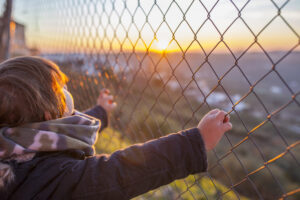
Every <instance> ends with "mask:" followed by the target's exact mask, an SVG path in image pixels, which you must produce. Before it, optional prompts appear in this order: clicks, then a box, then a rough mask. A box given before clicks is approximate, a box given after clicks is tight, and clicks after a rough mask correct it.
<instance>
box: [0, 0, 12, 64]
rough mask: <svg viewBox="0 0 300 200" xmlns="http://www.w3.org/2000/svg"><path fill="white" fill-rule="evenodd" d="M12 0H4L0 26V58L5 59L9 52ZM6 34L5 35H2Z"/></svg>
mask: <svg viewBox="0 0 300 200" xmlns="http://www.w3.org/2000/svg"><path fill="white" fill-rule="evenodd" d="M12 4H13V0H6V5H5V11H4V13H3V17H2V19H1V20H2V24H1V26H0V28H1V29H0V60H6V59H8V58H9V56H10V54H9V52H10V22H11V12H12ZM4 36H6V37H4Z"/></svg>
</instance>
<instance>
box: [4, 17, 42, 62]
mask: <svg viewBox="0 0 300 200" xmlns="http://www.w3.org/2000/svg"><path fill="white" fill-rule="evenodd" d="M2 23H3V20H2V18H0V26H1V25H2ZM25 29H26V27H25V26H24V25H23V24H21V23H18V22H16V21H14V20H12V21H11V22H10V37H11V38H10V54H11V57H15V56H25V55H38V54H40V52H39V50H38V49H36V48H28V47H27V45H26V38H25ZM2 37H3V41H5V40H7V32H4V34H3V36H2Z"/></svg>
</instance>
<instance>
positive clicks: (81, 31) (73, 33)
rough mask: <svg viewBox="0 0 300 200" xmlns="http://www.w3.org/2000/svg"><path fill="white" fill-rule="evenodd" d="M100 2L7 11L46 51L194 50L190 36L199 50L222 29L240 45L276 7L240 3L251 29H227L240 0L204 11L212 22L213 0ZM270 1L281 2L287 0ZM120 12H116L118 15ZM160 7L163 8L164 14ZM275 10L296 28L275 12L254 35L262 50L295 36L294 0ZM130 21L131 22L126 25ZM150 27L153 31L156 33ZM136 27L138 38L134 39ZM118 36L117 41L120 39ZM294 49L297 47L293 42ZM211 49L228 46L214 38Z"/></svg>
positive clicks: (18, 5) (287, 43)
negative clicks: (279, 10) (154, 2)
mask: <svg viewBox="0 0 300 200" xmlns="http://www.w3.org/2000/svg"><path fill="white" fill-rule="evenodd" d="M2 1H3V0H2ZM104 2H105V3H103V1H96V0H91V1H77V0H51V1H49V0H48V1H41V0H26V1H24V0H15V7H14V15H13V16H14V19H15V20H17V21H18V22H20V23H23V24H25V25H26V36H27V44H28V46H30V47H37V48H39V49H41V50H43V51H48V52H55V51H59V52H60V51H62V52H69V51H75V52H78V51H91V50H94V51H97V50H99V49H102V50H104V51H105V50H107V49H113V50H115V51H119V50H120V49H121V48H122V50H124V51H125V50H130V51H131V50H132V48H133V46H135V48H136V50H137V51H140V50H145V49H146V48H149V50H152V51H180V50H183V51H185V50H186V49H187V48H188V49H189V51H200V50H201V47H200V45H199V44H198V43H197V42H195V41H194V42H193V40H194V39H196V40H197V41H198V42H199V43H200V44H201V46H202V48H204V51H205V52H206V53H209V52H210V51H211V50H212V48H213V47H214V46H215V45H216V44H217V43H218V42H219V41H220V33H221V34H224V36H223V39H224V41H225V42H226V44H227V45H228V46H229V47H230V48H231V49H232V50H234V51H243V50H245V49H246V48H247V47H248V46H249V45H250V44H251V43H252V42H253V41H254V36H253V34H258V33H260V31H261V30H262V28H263V27H264V26H265V25H266V24H268V23H269V21H270V20H271V19H272V18H273V17H275V16H276V15H277V13H278V9H277V8H276V7H275V5H274V4H273V3H272V1H270V0H252V1H250V3H248V4H247V5H246V6H245V7H244V8H243V10H242V12H241V16H242V18H243V19H244V21H245V22H246V23H247V25H248V26H249V28H250V29H251V30H252V31H253V33H251V32H250V31H249V29H248V28H247V26H246V25H245V24H244V22H243V21H242V20H241V19H238V20H237V21H235V23H233V25H232V26H231V27H230V28H229V29H228V27H229V25H230V24H231V23H232V22H233V21H234V19H235V18H236V17H237V16H238V11H237V8H238V9H241V8H242V7H243V6H244V5H245V3H246V2H247V1H246V0H235V1H234V3H235V4H236V6H237V8H235V7H234V6H233V4H232V3H231V2H230V1H229V0H220V1H219V3H218V4H217V5H216V6H215V7H214V9H213V10H212V11H211V12H210V19H211V20H212V21H213V23H214V24H212V22H211V21H210V20H207V16H208V13H207V10H211V8H212V7H213V6H214V4H215V2H216V1H213V0H202V1H201V2H202V4H203V5H204V6H205V7H206V9H207V10H206V9H205V8H204V7H203V5H202V4H201V3H200V1H194V2H193V1H192V0H180V1H176V3H171V2H172V1H169V0H157V4H156V5H154V6H153V1H150V0H147V1H146V0H145V1H141V2H140V7H138V1H135V0H128V1H126V7H127V8H128V9H126V11H125V12H124V11H123V10H124V6H125V4H124V1H121V0H116V1H115V3H111V2H113V1H104ZM191 2H193V3H192V5H191ZM274 2H276V3H277V5H278V6H279V7H281V6H282V5H283V4H285V3H286V2H287V1H286V0H274ZM113 4H114V5H113ZM170 5H171V6H170ZM190 5H191V6H190ZM113 7H114V9H113ZM179 7H180V8H181V9H182V12H184V13H185V12H186V15H185V21H184V22H182V24H181V25H180V26H178V25H179V24H180V23H181V21H182V20H183V18H184V17H183V14H182V12H181V11H180V9H179ZM136 8H138V9H136ZM141 8H143V10H142V9H141ZM159 8H160V9H161V10H160V9H159ZM151 9H152V10H151ZM150 10H151V12H150V15H149V17H148V23H147V24H146V25H144V23H145V21H146V16H145V14H144V13H143V11H144V12H145V13H149V11H150ZM121 13H123V14H122V17H119V16H118V15H120V14H121ZM133 13H134V14H133ZM162 13H163V14H164V13H165V16H163V14H162ZM132 15H133V17H132ZM281 16H282V17H283V18H284V19H285V20H286V22H288V23H289V25H290V26H291V27H292V28H293V29H294V31H295V32H296V34H295V33H294V32H293V31H291V29H289V27H288V26H287V25H286V24H285V22H284V21H283V20H282V18H281V17H277V18H276V19H275V20H274V21H273V22H272V23H271V24H270V25H269V26H268V27H267V28H266V29H265V30H264V31H263V32H261V33H260V35H259V36H258V42H259V43H260V44H261V45H262V46H263V47H264V48H265V49H266V50H267V51H278V50H288V49H291V48H292V47H293V46H295V45H296V44H298V42H299V34H300V1H299V0H291V1H288V2H287V4H286V5H285V6H284V8H283V9H282V10H281ZM164 17H165V21H163V18H164ZM205 20H207V21H206V22H205ZM132 21H133V22H134V24H135V25H132ZM162 22H163V23H162ZM204 22H205V23H204ZM200 27H201V28H200ZM199 28H200V29H199ZM153 30H154V31H156V39H154V33H153ZM126 32H128V34H127V36H126ZM219 32H220V33H219ZM139 33H140V37H141V38H142V39H143V41H144V42H143V41H142V40H141V39H139ZM297 34H298V36H297ZM173 36H174V38H175V40H174V38H173ZM119 41H120V42H121V43H123V44H122V45H120V43H119ZM296 50H299V47H298V48H297V49H296ZM214 51H217V52H223V51H228V50H226V47H225V46H224V45H223V44H220V45H219V46H218V47H217V48H216V49H215V50H214ZM251 51H258V46H257V45H254V46H253V48H251Z"/></svg>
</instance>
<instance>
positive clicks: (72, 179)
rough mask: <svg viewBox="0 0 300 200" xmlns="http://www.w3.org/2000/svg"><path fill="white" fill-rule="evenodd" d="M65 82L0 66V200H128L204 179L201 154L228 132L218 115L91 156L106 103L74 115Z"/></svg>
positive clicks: (23, 65)
mask: <svg viewBox="0 0 300 200" xmlns="http://www.w3.org/2000/svg"><path fill="white" fill-rule="evenodd" d="M66 82H67V77H66V76H65V75H64V74H63V73H62V72H61V71H60V69H59V67H58V66H57V65H56V64H54V63H53V62H51V61H49V60H46V59H43V58H38V57H18V58H14V59H10V60H7V61H6V62H3V63H1V64H0V197H1V199H90V200H92V199H130V198H133V197H135V196H138V195H140V194H143V193H145V192H147V191H149V190H152V189H155V188H157V187H159V186H162V185H165V184H168V183H170V182H172V181H173V180H175V179H179V178H184V177H186V176H188V175H189V174H195V173H199V172H204V171H205V170H206V168H207V160H206V150H211V149H213V148H214V147H215V145H216V144H217V143H218V141H219V140H220V138H221V137H222V135H223V134H224V132H226V131H228V130H230V129H231V128H232V125H231V123H230V122H229V118H228V117H226V113H225V112H224V111H220V110H218V109H215V110H213V111H210V112H209V113H208V114H206V115H205V116H204V117H203V119H202V120H201V121H200V123H199V124H198V126H197V127H196V128H192V129H189V130H184V131H181V132H179V133H175V134H170V135H168V136H165V137H161V138H159V139H155V140H151V141H149V142H146V143H143V144H136V145H133V146H130V147H128V148H126V149H123V150H119V151H116V152H114V153H113V154H111V155H94V147H93V144H94V142H95V141H96V138H97V134H98V132H100V131H101V130H103V128H105V127H106V126H107V112H108V111H110V110H112V109H113V108H114V107H115V106H116V104H115V103H112V96H111V95H110V94H109V91H102V92H101V93H100V96H99V98H98V101H97V105H96V106H95V107H94V108H92V109H90V110H88V111H87V112H85V113H80V112H78V111H76V110H74V104H73V99H72V95H71V94H70V93H69V92H68V91H67V89H66V87H65V85H66Z"/></svg>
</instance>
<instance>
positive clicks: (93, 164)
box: [74, 128, 207, 199]
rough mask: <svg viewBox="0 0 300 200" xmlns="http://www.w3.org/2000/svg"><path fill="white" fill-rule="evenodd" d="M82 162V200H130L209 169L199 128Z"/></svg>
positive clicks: (79, 195) (78, 195) (76, 195)
mask: <svg viewBox="0 0 300 200" xmlns="http://www.w3.org/2000/svg"><path fill="white" fill-rule="evenodd" d="M82 162H84V165H85V167H84V170H83V174H82V175H81V179H80V181H79V183H78V185H77V187H76V189H75V193H74V198H79V199H81V198H83V199H85V198H89V199H93V198H94V197H97V198H99V199H130V198H133V197H135V196H138V195H140V194H143V193H145V192H147V191H149V190H152V189H155V188H157V187H159V186H162V185H165V184H168V183H170V182H172V181H173V180H175V179H180V178H184V177H186V176H188V175H189V174H195V173H199V172H203V171H206V169H207V158H206V152H205V147H204V143H203V140H202V137H201V135H200V133H199V131H198V129H197V128H193V129H189V130H185V131H181V132H179V133H175V134H170V135H168V136H165V137H161V138H159V139H155V140H152V141H149V142H146V143H144V144H136V145H133V146H130V147H128V148H126V149H124V150H120V151H116V152H115V153H113V154H112V155H110V156H107V155H99V156H94V157H90V158H88V159H86V160H84V161H82Z"/></svg>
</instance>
